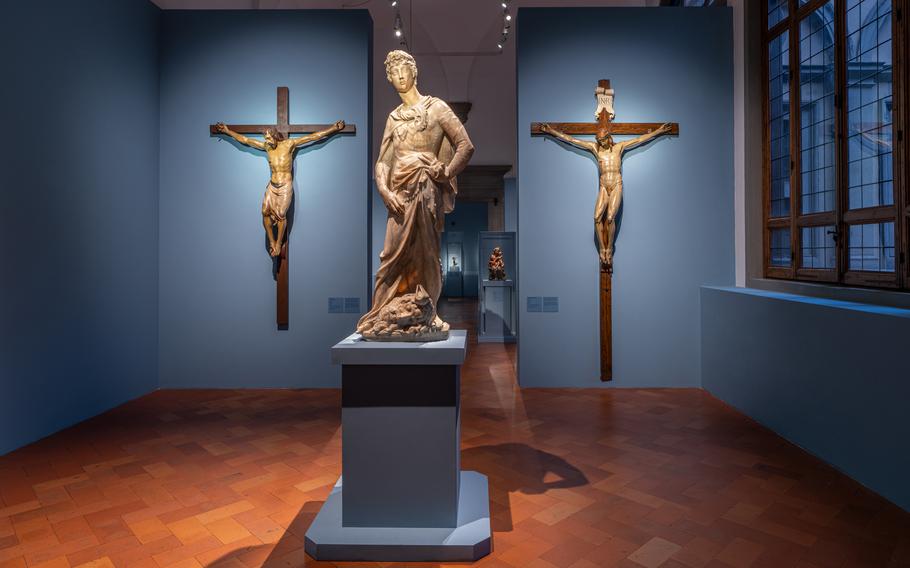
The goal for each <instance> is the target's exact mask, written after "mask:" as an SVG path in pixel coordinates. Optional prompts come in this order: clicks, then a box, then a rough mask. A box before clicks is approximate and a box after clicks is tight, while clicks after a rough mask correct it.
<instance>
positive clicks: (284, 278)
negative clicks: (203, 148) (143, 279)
mask: <svg viewBox="0 0 910 568" xmlns="http://www.w3.org/2000/svg"><path fill="white" fill-rule="evenodd" d="M288 98H289V97H288V88H287V87H278V110H277V113H278V120H277V122H276V123H275V124H228V125H227V126H228V128H230V129H231V130H233V131H234V132H238V133H240V134H264V133H265V131H266V129H268V128H274V129H275V130H277V131H278V132H280V133H281V134H283V135H284V136H285V137H288V136H289V135H290V134H310V133H313V132H318V131H320V130H325V129H326V128H328V127H329V126H331V125H329V124H289V123H288V117H289V116H290V106H289V104H288ZM340 132H341V133H345V134H355V133H356V132H357V128H356V127H355V126H354V125H353V124H346V125H345V127H344V130H341V131H340ZM209 134H210V135H211V136H218V135H219V134H220V133H219V132H218V130H217V129H216V127H215V125H214V124H210V125H209ZM289 234H290V227H289V228H288V233H287V234H286V235H285V239H284V244H283V245H282V247H281V254H280V255H279V256H278V258H277V259H276V261H277V263H278V268H277V270H276V272H275V281H276V284H277V290H276V301H275V306H276V318H275V319H276V323H277V326H278V329H280V330H285V329H288V324H289V323H290V318H289V316H288V241H289V239H288V236H289Z"/></svg>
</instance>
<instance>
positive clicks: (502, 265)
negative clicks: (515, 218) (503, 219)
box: [477, 231, 517, 343]
mask: <svg viewBox="0 0 910 568" xmlns="http://www.w3.org/2000/svg"><path fill="white" fill-rule="evenodd" d="M477 243H478V249H479V250H478V254H479V258H478V267H480V272H481V281H480V301H479V302H478V306H479V308H480V313H479V317H478V319H477V326H478V330H477V341H479V342H482V343H484V342H486V343H507V342H513V341H515V339H516V330H517V325H516V323H517V322H516V321H515V297H516V290H515V286H516V277H517V270H516V262H517V257H516V254H515V233H514V232H510V231H483V232H481V233H480V238H479V239H478V241H477Z"/></svg>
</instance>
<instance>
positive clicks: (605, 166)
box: [540, 95, 671, 271]
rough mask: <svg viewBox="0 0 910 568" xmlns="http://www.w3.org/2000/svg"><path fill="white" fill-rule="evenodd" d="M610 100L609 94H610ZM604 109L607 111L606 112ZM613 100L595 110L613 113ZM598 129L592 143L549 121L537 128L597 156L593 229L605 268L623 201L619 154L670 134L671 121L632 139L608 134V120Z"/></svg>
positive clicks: (608, 267) (608, 266) (608, 264)
mask: <svg viewBox="0 0 910 568" xmlns="http://www.w3.org/2000/svg"><path fill="white" fill-rule="evenodd" d="M610 98H611V99H612V95H611V96H610ZM606 108H609V109H610V110H609V111H607V110H606ZM612 108H613V105H612V100H611V101H610V105H609V107H605V106H602V105H598V111H597V113H595V114H596V115H599V114H600V113H607V112H608V113H609V114H610V115H612ZM605 122H606V124H605V125H604V126H603V127H601V128H599V129H598V131H597V136H596V138H595V141H594V142H591V141H589V140H581V139H579V138H575V137H574V136H569V135H568V134H566V133H564V132H561V131H559V130H557V129H556V128H553V127H552V126H550V125H549V124H541V125H540V131H541V132H543V133H544V134H549V135H550V136H553V137H554V138H557V139H559V140H562V141H563V142H566V143H568V144H571V145H573V146H575V147H577V148H581V149H582V150H587V151H589V152H591V153H592V154H594V157H595V158H597V171H598V173H599V174H600V176H599V177H600V183H599V186H598V192H597V204H596V205H595V206H594V232H595V233H596V235H597V244H598V247H599V249H600V263H601V266H602V267H603V268H605V269H606V270H608V271H612V270H613V246H614V242H615V239H616V215H617V213H619V206H620V204H621V203H622V155H623V154H624V153H625V152H626V151H627V150H631V149H632V148H636V147H638V146H641V145H642V144H647V143H648V142H650V141H651V140H653V139H654V138H657V137H658V136H660V135H662V134H669V133H670V131H671V127H670V123H669V122H667V123H664V124H662V125H661V126H660V127H659V128H657V129H656V130H652V131H651V132H648V133H647V134H643V135H641V136H638V137H636V138H633V139H631V140H625V141H622V142H615V141H614V140H613V136H611V135H610V130H609V127H608V126H607V125H609V120H607V121H605Z"/></svg>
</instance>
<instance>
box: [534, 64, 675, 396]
mask: <svg viewBox="0 0 910 568" xmlns="http://www.w3.org/2000/svg"><path fill="white" fill-rule="evenodd" d="M597 87H598V90H604V91H609V90H610V88H611V87H610V80H609V79H601V80H600V81H598V82H597ZM611 105H612V102H611ZM598 108H600V107H598ZM541 124H545V123H541V122H532V123H531V134H532V135H544V134H546V133H545V132H543V131H542V130H541V129H540V125H541ZM546 124H549V125H550V126H551V127H553V128H555V129H556V130H559V131H561V132H564V133H565V134H570V135H572V134H576V135H577V134H595V135H597V134H601V133H604V134H611V135H612V134H617V135H627V134H628V135H641V134H647V133H649V132H653V131H655V130H657V129H658V128H660V127H661V126H662V123H659V122H625V123H617V122H613V121H612V119H611V117H610V115H609V114H608V113H607V111H606V109H602V110H601V111H600V112H599V114H598V115H597V122H548V123H546ZM668 134H670V135H673V136H678V135H679V124H677V123H671V124H670V131H669V132H668ZM612 379H613V268H612V266H607V265H605V264H603V263H601V265H600V380H601V381H610V380H612Z"/></svg>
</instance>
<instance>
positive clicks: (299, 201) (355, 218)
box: [159, 10, 372, 388]
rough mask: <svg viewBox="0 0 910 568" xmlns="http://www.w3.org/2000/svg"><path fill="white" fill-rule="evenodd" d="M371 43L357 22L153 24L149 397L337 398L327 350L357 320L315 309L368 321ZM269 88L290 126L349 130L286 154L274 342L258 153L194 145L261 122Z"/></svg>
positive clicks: (257, 17)
mask: <svg viewBox="0 0 910 568" xmlns="http://www.w3.org/2000/svg"><path fill="white" fill-rule="evenodd" d="M371 30H372V22H371V20H370V17H369V14H368V13H367V12H366V11H359V10H358V11H332V10H324V11H321V10H320V11H305V12H301V11H291V12H280V11H250V12H247V11H224V12H209V11H199V12H197V11H172V12H165V13H164V14H163V17H162V32H161V38H162V52H161V208H160V228H161V237H160V262H161V277H160V355H159V356H160V376H161V387H162V388H183V387H304V386H307V387H317V386H318V387H327V386H339V385H340V369H339V368H338V367H336V366H333V365H332V364H331V361H330V358H329V348H330V347H331V346H332V345H333V344H335V343H336V342H337V341H338V340H340V339H341V338H343V337H345V336H347V335H348V334H350V333H351V332H353V330H354V325H355V323H356V321H357V318H358V317H359V314H329V313H328V309H327V305H328V298H329V297H339V296H340V297H359V298H360V299H361V305H362V307H363V308H365V307H366V299H367V291H368V288H367V285H368V277H367V268H366V267H367V256H368V254H369V251H368V246H369V245H368V243H369V239H368V230H369V212H368V205H369V199H370V194H369V190H370V186H369V177H368V176H369V171H368V165H367V161H368V156H369V140H370V134H369V127H370V114H369V113H370V110H369V108H370V106H369V101H370V84H369V77H370V72H369V67H368V66H369V64H370V61H371V60H370V48H371V43H372V37H371V36H372V31H371ZM278 86H287V87H288V88H289V89H290V122H291V123H332V122H334V121H336V120H338V119H344V120H345V121H347V122H348V123H353V124H356V126H357V128H358V132H357V135H356V136H350V135H346V136H336V137H334V138H332V139H330V140H329V141H327V142H325V143H323V144H318V145H316V146H312V147H310V148H309V149H302V150H301V151H299V152H298V154H297V159H296V168H295V188H294V189H295V193H296V199H295V203H294V206H293V207H294V208H295V209H294V210H295V217H294V227H293V230H292V232H291V234H290V241H289V254H290V275H289V279H290V284H289V286H290V329H289V330H287V331H278V330H277V329H276V327H275V281H274V280H273V279H272V261H271V258H270V257H269V256H268V254H267V252H266V250H265V232H264V230H263V228H262V217H261V215H260V207H261V202H262V195H263V192H264V189H265V185H266V183H267V182H268V179H269V169H268V163H267V161H266V158H265V155H264V154H263V153H261V152H258V151H255V150H251V149H247V148H245V147H242V146H238V145H236V144H233V143H232V142H229V141H226V140H219V139H218V138H213V137H212V138H210V137H209V133H208V125H209V124H212V123H215V122H217V121H219V120H223V121H225V122H229V123H230V122H234V123H254V124H269V123H273V122H274V121H275V119H276V116H275V98H276V94H275V92H276V88H277V87H278Z"/></svg>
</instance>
